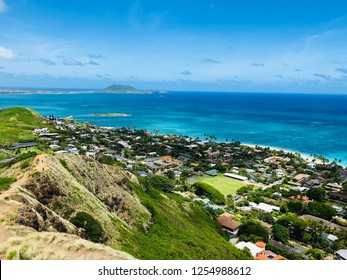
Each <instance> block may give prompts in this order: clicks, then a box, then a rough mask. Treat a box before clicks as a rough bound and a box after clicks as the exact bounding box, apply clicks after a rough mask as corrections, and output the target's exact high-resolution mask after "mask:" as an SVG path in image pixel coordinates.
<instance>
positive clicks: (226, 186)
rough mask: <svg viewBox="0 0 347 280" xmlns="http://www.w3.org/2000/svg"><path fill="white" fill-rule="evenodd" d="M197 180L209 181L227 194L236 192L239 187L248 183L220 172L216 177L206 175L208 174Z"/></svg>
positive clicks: (208, 182)
mask: <svg viewBox="0 0 347 280" xmlns="http://www.w3.org/2000/svg"><path fill="white" fill-rule="evenodd" d="M197 182H204V183H207V184H209V185H211V186H212V187H214V188H216V189H217V190H219V191H220V192H221V193H222V194H224V195H225V196H226V195H228V194H236V191H237V190H238V189H239V188H241V187H243V186H246V185H247V184H246V183H244V182H242V181H239V180H236V179H232V178H228V177H226V176H224V175H222V174H218V175H217V176H215V177H212V176H209V175H206V176H203V177H200V178H198V180H197Z"/></svg>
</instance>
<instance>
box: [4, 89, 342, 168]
mask: <svg viewBox="0 0 347 280" xmlns="http://www.w3.org/2000/svg"><path fill="white" fill-rule="evenodd" d="M18 106H21V107H22V106H24V107H29V108H32V109H34V110H36V111H38V112H39V113H40V114H42V115H50V114H54V115H55V116H57V117H67V116H73V117H74V118H75V119H76V120H79V121H89V122H92V123H94V124H97V125H100V126H109V127H136V128H141V129H147V130H148V131H154V130H159V131H160V133H173V134H176V135H186V136H191V137H200V139H205V136H204V135H205V134H208V135H213V136H216V137H217V141H225V140H226V139H228V140H229V141H231V140H232V139H234V140H235V141H240V142H241V143H247V144H254V145H261V146H266V147H276V148H281V149H285V150H290V151H295V152H299V153H302V154H304V155H311V154H318V155H323V156H324V157H326V158H328V159H329V160H334V159H337V160H341V162H342V164H343V165H347V95H335V94H329V95H328V94H275V93H218V92H168V93H165V94H160V93H155V94H106V93H105V94H100V93H99V94H27V95H21V94H0V108H8V107H18ZM95 113H122V114H129V115H130V116H124V117H101V116H99V117H97V116H93V114H95ZM0 121H1V120H0Z"/></svg>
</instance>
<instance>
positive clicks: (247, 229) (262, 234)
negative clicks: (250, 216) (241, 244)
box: [238, 220, 269, 243]
mask: <svg viewBox="0 0 347 280" xmlns="http://www.w3.org/2000/svg"><path fill="white" fill-rule="evenodd" d="M238 234H239V238H240V240H243V241H251V242H257V241H263V242H265V243H267V242H268V241H269V233H268V232H267V230H266V228H265V227H263V226H262V225H261V223H259V222H258V221H255V220H250V221H247V222H246V223H243V224H242V225H241V226H240V229H239V232H238Z"/></svg>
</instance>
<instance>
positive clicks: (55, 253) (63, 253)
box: [0, 222, 134, 260]
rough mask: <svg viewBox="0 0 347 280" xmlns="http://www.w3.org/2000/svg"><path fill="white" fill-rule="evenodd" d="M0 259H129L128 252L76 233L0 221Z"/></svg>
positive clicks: (130, 257)
mask: <svg viewBox="0 0 347 280" xmlns="http://www.w3.org/2000/svg"><path fill="white" fill-rule="evenodd" d="M0 259H30V260H129V259H134V258H133V257H132V256H131V255H129V254H127V253H124V252H121V251H117V250H113V249H112V248H110V247H108V246H105V245H102V244H96V243H93V242H90V241H87V240H84V239H81V238H79V237H78V236H76V235H71V234H64V233H57V232H37V231H35V230H33V229H31V228H28V227H24V226H19V225H6V224H5V223H4V222H2V223H0Z"/></svg>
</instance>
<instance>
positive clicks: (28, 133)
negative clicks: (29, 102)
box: [0, 108, 47, 146]
mask: <svg viewBox="0 0 347 280" xmlns="http://www.w3.org/2000/svg"><path fill="white" fill-rule="evenodd" d="M0 119H1V122H0V135H1V138H0V146H6V145H12V144H14V143H17V142H26V141H33V140H35V139H36V138H37V137H36V136H35V135H34V134H33V129H34V128H42V127H47V123H46V120H45V119H44V118H43V117H42V116H40V115H39V114H38V113H36V112H35V111H33V110H30V109H27V108H10V109H4V110H0Z"/></svg>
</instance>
